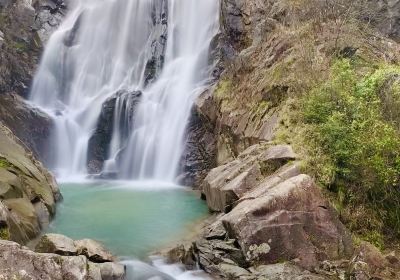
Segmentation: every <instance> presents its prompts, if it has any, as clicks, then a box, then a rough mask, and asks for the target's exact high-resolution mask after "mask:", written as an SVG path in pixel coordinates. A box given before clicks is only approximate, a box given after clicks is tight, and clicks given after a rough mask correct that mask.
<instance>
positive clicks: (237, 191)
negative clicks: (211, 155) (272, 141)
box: [202, 145, 297, 212]
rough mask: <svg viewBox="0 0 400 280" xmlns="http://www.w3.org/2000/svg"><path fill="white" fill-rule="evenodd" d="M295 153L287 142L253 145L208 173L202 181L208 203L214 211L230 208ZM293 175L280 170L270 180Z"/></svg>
mask: <svg viewBox="0 0 400 280" xmlns="http://www.w3.org/2000/svg"><path fill="white" fill-rule="evenodd" d="M296 157H297V156H296V155H295V153H294V152H293V150H292V148H291V147H290V146H287V145H278V146H270V147H268V146H267V147H264V146H262V145H254V146H251V147H250V148H248V149H247V150H245V151H244V152H243V153H242V154H240V155H239V156H238V157H237V159H236V160H234V161H231V162H229V163H227V164H225V165H222V166H218V167H217V168H214V169H212V170H211V171H210V172H209V173H208V175H207V177H206V178H205V179H204V182H203V184H202V193H203V195H204V196H205V197H206V199H207V205H208V207H209V208H210V210H212V211H221V212H229V211H230V210H231V209H232V208H233V207H234V206H235V203H236V202H237V201H238V200H240V199H241V198H243V197H244V196H246V195H247V194H248V193H249V192H250V191H251V190H253V189H255V188H256V187H257V186H258V185H259V184H260V183H261V182H262V179H263V178H264V176H267V175H270V174H273V173H274V172H275V171H276V170H278V169H279V168H280V167H282V166H284V165H285V164H286V163H288V162H289V161H291V160H294V159H296ZM282 172H283V171H282ZM285 172H287V170H286V171H285ZM293 174H296V172H293ZM291 175H292V173H290V172H289V173H287V174H286V175H285V174H283V173H282V174H281V173H279V174H276V175H275V176H272V178H270V182H271V183H272V182H274V181H275V182H276V183H278V182H280V181H281V180H282V179H281V178H282V177H287V176H291ZM296 175H297V174H296Z"/></svg>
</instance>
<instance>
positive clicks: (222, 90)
mask: <svg viewBox="0 0 400 280" xmlns="http://www.w3.org/2000/svg"><path fill="white" fill-rule="evenodd" d="M231 91H232V82H231V81H230V80H229V79H222V80H220V81H219V83H218V85H217V87H216V89H215V92H214V94H215V96H216V97H217V98H218V99H224V98H226V97H229V96H230V93H231Z"/></svg>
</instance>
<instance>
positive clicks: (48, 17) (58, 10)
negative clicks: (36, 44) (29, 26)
mask: <svg viewBox="0 0 400 280" xmlns="http://www.w3.org/2000/svg"><path fill="white" fill-rule="evenodd" d="M33 6H34V7H35V11H36V16H35V24H34V28H35V30H37V32H38V34H39V37H40V40H41V41H42V42H44V43H45V42H47V41H48V39H49V38H50V35H51V34H52V33H53V32H54V31H55V30H56V29H57V27H58V26H59V25H60V24H61V22H62V20H63V19H64V17H65V14H66V12H67V5H66V4H65V2H64V1H63V0H39V1H36V2H35V3H34V4H33Z"/></svg>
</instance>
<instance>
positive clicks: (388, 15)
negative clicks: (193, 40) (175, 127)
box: [180, 0, 400, 279]
mask: <svg viewBox="0 0 400 280" xmlns="http://www.w3.org/2000/svg"><path fill="white" fill-rule="evenodd" d="M398 5H399V1H378V3H377V2H376V1H367V0H366V1H363V0H362V1H341V0H335V1H333V0H332V1H319V0H312V1H268V0H264V1H240V0H223V1H221V20H220V23H221V32H220V34H219V35H218V36H217V38H215V41H214V46H215V49H214V52H213V57H214V58H216V59H217V62H216V66H217V67H216V71H215V73H214V74H215V77H216V79H217V82H216V83H215V84H214V85H213V86H212V87H211V88H210V90H209V91H207V92H204V93H203V94H202V95H201V96H200V97H199V99H198V101H197V103H196V106H195V112H196V115H195V116H201V120H202V122H203V124H202V126H203V127H207V128H208V131H213V133H212V134H213V135H214V137H210V138H208V139H207V138H204V137H203V138H202V137H198V138H196V141H192V142H195V143H200V145H199V146H201V147H214V149H210V151H212V152H211V153H210V154H209V155H208V159H211V160H212V162H213V164H214V166H210V165H207V164H206V162H207V161H206V160H202V161H201V163H200V164H199V165H201V164H203V166H207V167H206V169H207V170H210V169H211V171H209V172H208V175H207V172H203V173H202V174H200V173H196V174H197V175H198V176H199V178H200V179H198V180H197V187H198V188H200V190H201V192H202V196H203V198H204V199H206V201H207V204H208V205H209V208H210V210H211V211H213V212H222V213H223V214H221V215H219V216H218V217H217V221H216V222H215V223H214V224H213V225H211V226H210V227H209V228H208V229H207V230H206V231H205V232H204V235H203V237H202V238H200V239H198V240H197V241H196V242H195V245H193V246H192V247H191V248H190V249H189V251H185V252H184V253H182V254H183V255H181V257H180V259H181V260H183V262H185V263H186V264H187V263H188V262H187V260H188V259H193V260H195V261H197V262H198V263H199V264H200V265H201V266H202V267H203V268H205V269H206V270H207V271H209V272H211V273H215V274H218V275H220V276H222V277H227V278H229V277H233V278H235V279H236V278H238V279H242V278H243V279H260V277H266V278H267V279H269V277H272V278H273V277H278V278H276V279H285V278H284V277H288V278H287V279H295V277H296V273H298V272H296V269H293V267H289V266H288V267H284V268H283V267H282V266H280V267H279V268H278V266H279V265H277V263H281V262H284V261H289V262H291V263H292V264H293V263H294V264H296V265H298V266H300V267H302V269H311V270H312V271H317V272H318V273H317V274H318V275H309V277H310V279H329V276H328V275H329V273H334V274H340V273H346V275H348V276H349V277H355V278H354V279H363V278H362V277H367V278H366V279H368V277H372V275H375V276H376V277H387V278H388V279H396V277H398V275H399V274H398V273H399V271H398V269H397V268H396V267H395V266H393V265H390V264H388V263H387V262H386V260H385V257H384V256H383V255H381V253H380V252H379V251H378V250H377V249H376V248H374V247H373V246H371V245H368V244H365V243H362V245H361V247H358V246H357V245H358V243H359V241H357V240H358V238H361V239H363V240H367V241H370V242H372V243H373V244H374V245H376V246H378V247H380V248H381V249H382V248H384V247H385V244H386V245H388V246H389V248H390V247H391V245H390V244H392V243H391V242H392V241H393V239H392V237H393V235H394V236H398V235H397V234H398V232H397V233H395V232H394V231H395V230H394V231H393V230H392V228H395V224H396V222H395V221H393V220H391V219H390V218H388V219H386V218H385V220H382V219H380V218H379V217H380V215H381V213H387V215H388V216H387V217H390V216H391V215H394V216H395V215H396V214H395V213H397V212H396V211H397V210H396V209H397V208H396V207H388V206H387V205H397V201H398V198H399V195H398V193H397V192H396V191H394V192H391V189H392V188H393V187H394V188H395V187H396V186H397V180H398V175H393V176H392V175H389V174H388V173H387V174H386V175H382V176H381V175H378V174H383V173H381V172H382V171H381V170H380V168H381V167H378V162H381V163H382V162H387V166H385V167H384V168H383V169H384V170H397V169H396V167H395V165H390V162H391V161H392V159H393V158H397V157H396V150H397V148H396V147H397V146H396V145H397V144H395V143H398V141H399V132H398V129H397V128H396V127H397V126H398V125H397V124H398V122H399V119H396V117H395V116H397V113H396V112H397V110H398V108H397V107H396V106H395V105H394V104H397V103H396V102H397V101H395V100H397V99H396V98H395V96H396V93H395V92H397V91H398V90H396V88H395V87H394V86H393V83H394V84H396V83H397V82H394V81H397V78H395V77H398V71H397V70H396V69H397V68H396V69H393V67H394V68H395V67H396V64H397V63H398V62H399V56H398V50H399V47H400V46H399V44H398V41H399V37H398V31H399V30H400V25H399V16H398V14H397V10H398V9H396V7H397V6H398ZM382 65H384V66H382ZM346 69H347V70H346ZM325 94H326V95H325ZM321 95H323V96H322V97H321ZM365 95H367V96H368V98H365ZM316 96H317V97H316ZM360 96H361V97H360ZM382 96H385V97H384V98H383V99H382ZM385 100H391V101H390V102H389V103H390V104H391V105H389V104H388V103H387V102H386V101H385ZM324 102H325V103H324ZM364 102H365V103H364ZM310 103H311V104H310ZM327 104H329V106H331V107H329V106H328V105H327ZM355 104H358V105H355ZM372 104H375V105H376V104H378V105H377V106H376V107H375V105H372ZM360 106H361V107H364V106H365V107H368V108H370V110H371V111H370V112H365V111H363V112H361V111H360V110H359V109H357V108H360ZM393 106H395V107H393ZM389 107H390V108H391V109H388V108H389ZM382 108H386V109H382ZM307 110H309V111H307ZM388 110H389V111H390V113H389V115H390V116H391V117H389V118H388V116H387V115H388V114H387V112H388ZM349 111H351V112H352V114H349ZM314 113H315V115H313V114H314ZM325 114H327V117H326V119H323V120H322V121H321V120H320V119H318V120H315V119H313V120H312V121H310V120H309V118H310V115H312V117H313V118H317V116H324V117H325ZM343 116H346V117H343ZM368 116H374V117H372V118H370V117H368ZM342 117H343V119H342ZM194 119H196V118H194ZM338 119H340V122H339V121H338ZM388 120H389V121H388ZM363 122H365V123H369V125H367V126H358V125H357V124H358V123H363ZM346 124H350V125H349V126H347V125H346ZM368 126H370V127H375V128H372V129H370V130H369V129H367V127H368ZM342 127H344V128H345V129H343V130H341V128H342ZM374 129H375V130H374ZM385 130H386V131H389V132H388V133H378V131H385ZM339 131H340V132H339ZM374 131H375V132H374ZM375 133H378V135H381V136H379V137H372V135H374V134H375ZM202 135H203V134H202ZM349 135H352V137H351V138H350V137H349ZM367 135H369V136H367ZM382 135H385V136H384V137H383V136H382ZM389 135H390V136H389ZM367 138H369V139H368V140H366V139H367ZM363 139H364V140H363ZM342 140H343V141H342ZM384 142H385V143H389V142H390V143H392V144H393V145H392V146H391V148H389V145H387V146H386V145H383V146H382V143H384ZM282 144H283V145H288V144H289V145H290V146H289V149H292V148H293V150H294V152H295V154H296V156H295V157H294V156H289V157H285V156H284V155H286V154H287V153H286V152H284V151H285V149H283V148H282V146H281V145H282ZM189 147H190V146H189ZM359 147H361V148H359ZM377 147H380V148H377ZM192 149H193V148H192ZM271 150H279V151H280V152H279V153H277V154H274V153H272V152H270V151H271ZM289 154H290V153H289ZM266 155H268V156H266ZM272 155H275V156H276V158H275V159H274V160H273V159H272V158H273V157H272ZM281 157H283V159H285V160H282V158H281ZM292 161H295V162H292ZM360 162H368V164H364V165H363V164H360ZM374 166H376V167H374ZM381 166H382V165H381ZM213 167H215V168H213ZM393 172H394V173H395V172H397V171H393ZM305 173H306V174H308V175H305ZM349 173H351V175H348V174H349ZM367 174H368V175H367ZM397 174H398V173H397ZM309 175H310V176H309ZM385 176H386V177H385ZM380 178H390V179H388V180H393V181H394V182H395V183H394V184H386V183H384V180H386V179H383V181H380V180H381V179H380ZM386 182H387V181H386ZM315 184H318V185H320V186H322V187H323V188H316V189H314V187H313V186H315ZM317 189H318V191H317ZM321 190H322V192H321V193H320V191H321ZM371 190H373V191H371ZM303 192H305V193H303ZM378 193H380V195H379V197H381V198H383V199H384V200H385V203H384V204H385V205H386V206H385V205H382V204H377V203H376V201H375V200H374V199H371V197H374V195H376V194H378ZM383 193H385V194H383ZM366 194H367V195H366ZM303 195H304V196H305V197H307V198H305V197H303ZM303 198H304V201H303ZM301 201H302V202H301ZM314 203H315V204H314ZM317 205H319V206H317ZM321 207H322V209H324V210H322V209H321ZM358 207H359V208H358ZM360 209H363V210H360ZM311 213H312V214H311ZM316 217H318V218H316ZM337 217H339V219H337ZM314 218H316V219H317V221H316V220H314ZM320 222H322V224H319V223H320ZM295 225H299V228H298V229H296V228H295V227H296V226H295ZM314 226H315V228H314ZM345 226H346V227H347V228H349V229H350V230H351V231H353V233H354V234H355V235H356V236H357V238H356V241H357V242H356V246H355V247H357V249H356V250H355V252H354V254H353V256H352V257H351V258H350V259H351V260H352V261H351V262H349V261H345V259H347V258H348V257H349V256H350V255H352V246H353V244H352V243H353V241H354V240H353V241H352V240H351V238H350V237H349V234H348V233H349V231H348V230H347V229H345ZM316 228H318V229H319V230H321V231H319V230H317V231H318V232H317V231H315V230H314V229H316ZM322 229H326V230H327V231H324V230H322ZM297 234H298V235H297ZM307 236H308V237H307ZM302 238H305V239H304V240H303V239H302ZM330 238H337V240H341V241H340V242H337V241H333V240H332V239H331V240H330ZM301 240H302V241H301ZM329 240H330V241H329ZM389 240H391V241H389ZM395 240H396V237H395ZM308 241H311V244H312V245H310V244H309V245H310V246H309V245H307V244H308ZM298 242H299V243H298ZM341 242H343V243H341ZM300 244H301V245H300ZM329 244H331V245H332V244H336V245H338V246H339V247H338V248H333V247H331V246H330V245H329ZM181 249H182V248H181ZM333 252H334V254H332V253H333ZM360 254H361V255H363V254H364V257H362V256H361V255H360ZM393 254H394V256H395V258H396V259H397V260H398V256H397V257H396V254H395V253H393ZM372 255H375V257H376V258H377V259H380V261H378V262H375V263H374V262H371V258H373V257H372ZM188 256H191V258H190V257H188ZM366 256H368V257H366ZM365 258H366V259H365ZM361 259H363V261H365V262H366V265H365V267H364V268H361V267H360V266H359V265H360V263H358V261H360V260H361ZM368 259H369V260H368ZM354 261H355V262H354ZM324 263H325V265H326V264H328V263H329V265H328V266H330V268H328V270H330V272H328V271H327V270H326V269H327V267H326V266H325V265H324ZM345 263H346V264H345ZM189 265H190V262H189ZM260 265H267V266H266V267H265V269H264V270H263V271H261V272H260ZM268 270H269V271H270V272H267V271H268ZM271 270H274V271H275V272H276V271H277V270H279V271H281V272H280V273H281V274H279V273H277V274H274V273H272V272H271ZM340 271H342V272H340ZM269 273H270V274H269ZM278 274H279V275H278ZM300 274H301V272H300ZM302 274H303V275H305V274H307V273H306V272H304V271H303V272H302ZM284 275H286V276H284ZM279 277H283V278H279ZM313 277H315V278H313ZM325 277H326V278H325ZM273 279H275V278H273Z"/></svg>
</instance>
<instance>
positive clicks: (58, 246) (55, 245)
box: [35, 233, 78, 256]
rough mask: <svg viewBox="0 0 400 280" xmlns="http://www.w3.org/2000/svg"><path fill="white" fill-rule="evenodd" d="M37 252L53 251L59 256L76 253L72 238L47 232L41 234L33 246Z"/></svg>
mask: <svg viewBox="0 0 400 280" xmlns="http://www.w3.org/2000/svg"><path fill="white" fill-rule="evenodd" d="M35 251H36V252H38V253H54V254H57V255H61V256H74V255H77V253H78V250H77V248H76V247H75V244H74V240H72V239H71V238H68V237H66V236H64V235H61V234H54V233H49V234H45V235H44V236H42V238H41V239H40V241H39V243H38V244H37V245H36V247H35Z"/></svg>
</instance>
